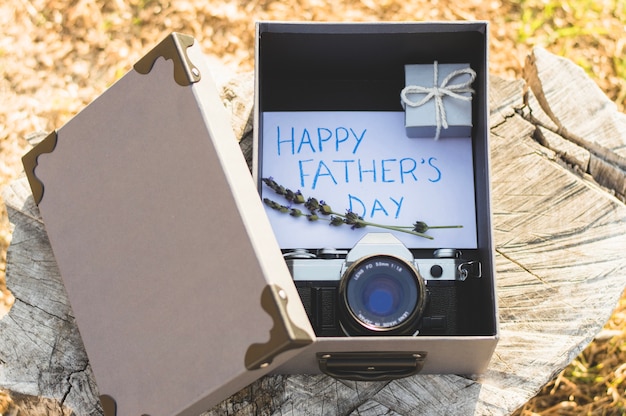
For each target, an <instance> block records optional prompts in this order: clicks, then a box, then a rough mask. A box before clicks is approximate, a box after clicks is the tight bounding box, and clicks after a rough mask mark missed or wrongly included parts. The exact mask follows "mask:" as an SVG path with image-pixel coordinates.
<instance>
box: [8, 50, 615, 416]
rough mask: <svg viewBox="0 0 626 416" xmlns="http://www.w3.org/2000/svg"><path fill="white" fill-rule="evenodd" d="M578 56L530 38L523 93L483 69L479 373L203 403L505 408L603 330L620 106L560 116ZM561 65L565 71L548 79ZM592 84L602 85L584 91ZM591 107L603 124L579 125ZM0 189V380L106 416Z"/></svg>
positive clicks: (244, 116) (64, 308)
mask: <svg viewBox="0 0 626 416" xmlns="http://www.w3.org/2000/svg"><path fill="white" fill-rule="evenodd" d="M573 67H574V66H573V64H572V63H571V62H569V61H567V60H564V59H562V58H558V57H555V56H553V55H551V54H548V53H547V52H545V51H543V50H536V51H535V53H534V54H533V56H532V57H531V58H530V59H529V61H528V63H527V70H526V77H527V78H528V85H529V86H530V87H531V91H529V92H528V93H525V86H526V82H525V81H523V80H517V81H508V80H503V79H500V78H496V77H492V78H491V85H490V90H491V91H490V108H491V151H492V154H491V162H492V188H493V190H492V199H493V203H492V210H493V217H494V237H495V243H496V272H497V293H498V303H499V316H500V330H501V339H500V342H499V344H498V347H497V349H496V351H495V354H494V356H493V359H492V361H491V364H490V366H489V368H488V370H487V372H486V373H485V374H482V375H480V376H476V377H471V378H469V377H461V376H457V375H417V376H413V377H409V378H405V379H400V380H395V381H391V382H369V383H366V382H351V381H339V380H336V379H333V378H330V377H327V376H323V375H270V376H266V377H264V378H262V379H260V380H258V381H256V382H254V383H253V384H251V385H250V386H248V387H246V388H245V389H243V390H241V391H240V392H238V393H237V394H235V395H233V396H232V397H230V398H228V399H227V400H225V401H224V402H222V403H220V404H219V405H218V406H216V407H215V408H214V409H211V410H208V411H207V412H206V413H205V414H204V415H205V416H208V415H212V416H213V415H224V414H230V415H259V414H263V415H350V414H359V415H372V416H374V415H382V414H385V415H411V414H420V415H422V414H434V415H451V414H459V415H461V414H462V415H468V414H476V415H506V414H510V413H512V412H513V411H514V410H515V409H517V408H518V407H520V406H521V405H523V404H524V403H525V402H526V401H528V400H529V399H530V398H531V397H533V396H534V395H535V394H536V393H537V392H538V391H539V389H540V388H541V387H542V386H543V385H544V384H545V383H547V382H548V381H549V380H550V379H552V378H553V377H554V375H556V374H557V373H558V372H560V371H561V370H562V369H563V368H565V367H566V366H567V365H568V364H569V363H570V362H571V361H572V359H573V358H574V357H576V355H577V354H578V353H580V351H582V350H583V349H584V348H585V346H586V345H587V344H588V343H589V342H590V341H591V340H592V339H593V338H594V336H595V335H596V334H597V333H598V332H599V331H600V329H601V328H602V326H603V325H604V323H605V322H606V321H607V319H608V318H609V316H610V314H611V312H612V310H613V308H614V307H615V305H616V304H617V301H618V299H619V297H620V295H621V294H622V291H623V290H624V286H625V283H626V257H624V255H623V252H624V249H625V248H626V206H625V205H624V204H623V203H622V202H621V201H620V200H619V199H618V198H616V197H615V196H617V197H621V196H623V195H624V192H623V186H624V183H623V182H621V183H620V182H619V175H614V179H612V180H610V181H605V180H602V179H601V178H602V176H598V175H594V173H593V172H592V170H591V166H592V165H593V164H594V163H597V164H600V162H602V163H605V165H606V166H605V168H606V169H609V170H610V169H613V170H615V169H618V170H620V169H621V167H620V165H619V161H620V158H621V157H623V156H622V153H621V152H622V150H621V149H624V148H626V127H624V123H623V122H622V121H620V120H623V119H624V115H623V114H620V113H618V112H617V110H616V109H615V108H614V107H611V106H609V105H608V104H602V105H596V104H589V106H587V103H588V102H589V103H597V102H603V101H602V99H603V98H602V97H601V96H597V99H596V98H594V99H593V100H591V99H585V100H581V99H578V101H577V105H578V107H579V110H580V111H581V114H580V115H578V116H576V117H574V118H571V117H569V118H567V119H566V118H565V117H564V115H563V113H562V112H561V109H564V108H569V107H566V106H569V105H570V101H571V99H572V97H577V96H578V95H579V94H580V93H581V92H580V89H579V84H580V83H582V82H590V81H588V79H587V78H586V77H584V76H582V75H580V74H577V73H576V72H577V70H573V69H572V68H573ZM546 68H550V70H546ZM572 73H574V75H572ZM555 74H557V75H555ZM565 77H571V80H570V81H568V80H565V81H563V82H562V83H559V84H558V85H557V84H555V82H557V81H559V79H562V78H565ZM252 78H253V75H252V74H251V73H246V74H239V75H236V76H235V77H234V78H232V79H231V80H230V81H228V82H227V83H226V86H225V87H224V89H223V91H224V100H225V104H226V106H227V108H229V109H230V110H231V111H233V112H234V117H233V120H234V123H235V126H234V130H235V131H236V132H237V134H238V135H239V137H242V138H243V140H242V147H243V148H245V149H247V151H249V149H250V131H251V125H250V124H249V121H250V117H249V115H250V110H251V108H252V107H251V105H252V97H253V94H252V91H251V89H252V85H253V82H252ZM557 78H558V79H557ZM591 90H593V89H591ZM229 91H230V92H229ZM555 91H556V92H558V93H556V92H555ZM585 91H587V90H585ZM592 93H593V94H601V93H599V91H596V92H593V91H592V92H585V94H592ZM588 96H589V95H588ZM563 111H564V112H565V113H567V114H568V116H571V112H572V111H573V110H572V109H568V110H563ZM594 113H598V116H599V118H601V119H602V120H604V121H602V123H603V124H601V126H599V127H596V128H589V127H585V128H583V127H582V125H584V124H588V123H589V119H590V118H594V117H593V115H594ZM585 114H586V115H585ZM611 120H613V121H615V120H616V121H615V122H614V123H613V121H611ZM610 123H613V124H610ZM609 124H610V126H609ZM579 125H580V126H579ZM579 127H580V129H579ZM601 127H602V128H601ZM609 134H610V135H611V137H606V135H609ZM581 139H582V140H581ZM620 143H621V145H620ZM586 152H587V153H586ZM594 158H595V159H597V160H598V162H591V161H590V160H591V159H594ZM611 172H613V171H611ZM612 178H613V177H612ZM620 186H622V188H620ZM3 195H4V198H5V201H6V204H7V208H8V211H9V215H10V221H11V223H12V224H13V225H14V232H13V240H12V243H11V246H10V248H9V252H8V259H7V285H8V287H9V288H10V289H11V291H12V292H13V294H14V296H15V298H16V301H15V305H14V306H13V308H12V309H11V311H10V313H9V314H8V315H7V316H6V317H4V318H3V319H2V320H0V333H1V334H2V337H0V388H2V389H7V390H8V391H9V392H10V393H11V394H12V395H13V397H14V400H15V401H16V403H17V404H18V405H20V403H21V405H22V406H23V408H24V409H26V408H27V407H26V406H28V409H29V410H28V413H27V414H29V415H44V414H45V415H71V414H76V415H100V414H102V410H101V408H100V406H99V403H98V400H97V397H98V390H97V386H96V384H95V382H94V378H93V374H92V372H91V368H90V366H89V362H88V359H87V356H86V354H85V351H84V349H83V346H82V342H81V339H80V334H79V332H78V329H77V327H76V325H75V322H74V318H73V316H72V312H71V308H70V305H69V302H68V300H67V297H66V294H65V291H64V288H63V284H62V281H61V277H60V275H59V272H58V269H57V266H56V262H55V259H54V255H53V253H52V250H51V248H50V245H49V242H48V239H47V235H46V232H45V227H44V224H43V222H42V220H41V217H40V216H39V212H38V209H37V207H36V205H35V204H34V202H33V199H32V196H31V193H30V189H29V187H28V185H27V182H26V179H25V178H20V179H18V180H16V181H15V182H14V183H13V184H12V185H11V186H10V187H8V188H7V189H5V191H4V194H3ZM614 195H615V196H614ZM165 297H166V293H164V299H155V302H166V301H167V300H166V299H165ZM192 341H193V340H189V342H192ZM172 359H175V357H172ZM155 383H158V380H155ZM24 411H26V410H24Z"/></svg>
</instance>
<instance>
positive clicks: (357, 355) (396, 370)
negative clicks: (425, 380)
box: [317, 351, 426, 381]
mask: <svg viewBox="0 0 626 416" xmlns="http://www.w3.org/2000/svg"><path fill="white" fill-rule="evenodd" d="M317 359H318V363H319V367H320V370H322V372H323V373H325V374H328V375H329V376H331V377H335V378H341V379H345V380H356V381H382V380H394V379H398V378H403V377H408V376H412V375H415V374H417V373H419V372H420V371H421V370H422V367H424V360H425V359H426V352H422V351H420V352H380V351H379V352H340V353H318V354H317Z"/></svg>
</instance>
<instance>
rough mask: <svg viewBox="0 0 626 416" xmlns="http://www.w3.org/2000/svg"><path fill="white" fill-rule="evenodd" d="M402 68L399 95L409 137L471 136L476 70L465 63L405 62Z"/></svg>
mask: <svg viewBox="0 0 626 416" xmlns="http://www.w3.org/2000/svg"><path fill="white" fill-rule="evenodd" d="M404 71H405V85H406V87H405V88H404V89H403V90H402V94H401V96H402V97H401V98H402V105H403V106H404V108H405V127H406V134H407V136H408V137H413V138H434V139H438V138H440V137H470V136H471V134H472V93H473V92H474V91H473V90H472V89H471V84H472V82H473V81H474V79H475V77H476V73H475V72H474V71H473V70H472V69H471V68H470V66H469V65H468V64H438V63H437V62H434V63H432V64H416V65H405V66H404ZM450 75H452V76H451V77H449V76H450ZM448 77H449V78H448ZM437 107H439V108H437Z"/></svg>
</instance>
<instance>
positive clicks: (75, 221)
mask: <svg viewBox="0 0 626 416" xmlns="http://www.w3.org/2000/svg"><path fill="white" fill-rule="evenodd" d="M257 34H258V41H257V61H256V65H257V71H256V74H257V79H256V88H257V91H256V112H255V122H256V126H255V127H256V138H255V139H256V143H257V150H256V156H255V166H256V167H255V174H256V173H257V172H262V170H261V169H262V166H263V152H262V151H261V152H260V151H259V150H258V149H259V147H258V146H259V145H262V143H263V142H264V136H263V134H261V133H260V132H263V128H264V122H263V115H264V114H267V113H270V112H279V111H280V112H287V113H293V112H308V111H321V112H326V113H327V114H336V113H337V112H354V111H361V112H362V111H370V112H373V113H375V117H373V118H374V119H377V120H378V118H379V117H381V116H384V114H382V113H385V112H386V113H389V114H387V116H390V117H396V115H397V114H399V112H401V111H402V109H401V106H400V103H399V93H400V91H401V89H402V88H403V86H404V78H403V66H404V65H405V64H406V63H409V62H413V63H415V62H416V61H421V60H424V62H430V61H433V60H434V59H439V60H440V61H441V62H446V61H458V62H468V63H469V64H470V65H471V66H472V68H475V69H476V72H477V74H478V76H477V80H476V82H475V84H474V87H475V89H476V91H477V92H476V95H475V96H474V100H473V101H472V122H473V126H474V127H473V129H472V134H471V138H468V139H467V140H465V141H463V140H461V141H458V140H457V141H455V143H461V142H463V143H465V145H467V146H469V148H470V151H457V150H455V149H456V148H455V149H452V150H453V152H452V153H453V154H457V155H459V156H460V157H462V158H463V162H462V166H464V168H465V169H467V168H468V167H470V169H472V175H470V177H471V178H473V179H471V180H470V181H469V182H466V183H467V184H468V186H467V187H466V188H467V189H463V188H460V189H457V190H458V191H459V192H462V193H463V194H464V195H465V196H464V198H467V200H466V201H462V202H463V203H465V204H466V205H467V206H468V207H469V211H463V210H457V212H460V213H463V214H464V215H465V218H467V217H468V214H467V212H470V213H471V214H470V215H469V217H471V216H472V215H474V216H475V218H476V221H475V223H474V224H473V225H471V226H470V224H468V226H467V227H465V228H464V229H463V230H464V231H467V230H470V232H469V233H468V236H466V237H464V240H463V241H465V243H464V244H465V245H467V246H470V247H472V248H470V249H469V250H468V251H467V252H466V253H467V255H469V256H470V257H471V260H476V261H479V262H480V264H481V265H482V277H481V278H480V279H470V284H469V285H468V287H467V291H466V292H463V293H464V294H463V297H464V298H466V299H468V296H469V299H471V302H470V303H471V305H472V307H471V313H469V314H467V316H471V319H470V322H471V325H470V327H471V331H468V332H466V333H460V332H459V333H456V332H455V333H454V334H449V335H443V336H440V335H424V334H423V333H420V334H419V335H417V336H406V335H393V336H376V337H374V336H332V337H329V336H323V335H321V336H320V335H317V334H315V331H314V329H313V325H312V324H311V320H310V319H309V318H308V316H307V314H306V310H305V308H304V305H303V302H302V301H301V297H300V293H299V292H298V290H297V289H296V286H295V284H294V281H293V279H292V275H291V273H290V270H289V268H288V267H287V264H286V262H285V259H284V258H283V252H282V250H281V247H280V245H279V243H278V241H277V238H278V237H277V236H276V234H275V231H276V230H274V228H273V226H272V223H271V222H270V219H269V218H268V215H267V210H266V208H265V207H264V206H263V204H262V202H261V199H260V198H259V189H261V178H260V177H258V176H257V177H256V178H255V180H253V178H252V177H251V175H250V172H249V170H248V168H247V165H246V163H245V161H244V159H243V156H242V154H241V152H240V149H239V147H238V145H237V143H236V141H235V138H234V136H233V133H232V130H231V127H230V125H229V123H228V116H227V115H226V113H225V110H224V109H223V106H222V104H221V102H220V99H219V97H218V94H217V91H216V90H215V87H214V85H213V82H212V80H211V76H210V71H209V68H207V65H206V63H205V60H204V57H203V55H202V53H201V51H200V47H199V45H198V44H197V42H194V40H193V38H190V37H188V36H185V35H181V34H172V35H171V36H169V37H167V38H166V39H165V40H164V41H163V42H161V43H160V44H159V45H157V46H156V47H155V48H154V49H153V50H152V51H151V52H149V53H148V54H147V55H146V56H145V57H144V58H143V59H142V60H140V61H139V62H138V63H137V64H136V65H135V67H134V68H133V69H132V70H131V71H129V72H128V73H127V74H126V75H125V76H124V77H122V78H121V79H120V80H119V81H118V82H117V83H116V84H114V85H113V86H112V87H111V88H110V89H108V90H107V91H106V92H104V93H103V94H102V95H101V96H100V97H98V98H97V99H96V100H95V101H94V102H92V103H91V104H90V105H89V106H87V107H86V108H85V109H84V110H83V111H81V112H80V113H79V114H77V115H76V116H75V117H74V118H73V119H72V120H70V121H69V122H68V123H67V124H66V125H64V126H63V127H61V128H59V129H58V130H57V131H55V132H53V133H51V134H50V136H49V137H48V138H47V139H45V140H44V141H43V142H42V143H41V144H40V145H38V146H36V147H35V148H34V149H33V150H32V151H31V152H29V153H28V154H27V155H25V156H24V159H23V160H24V166H25V170H26V173H27V176H28V178H29V182H30V184H31V188H32V190H33V196H34V198H35V201H36V202H37V203H38V205H39V209H40V211H41V214H42V217H43V219H44V221H45V225H46V230H47V232H48V235H49V238H50V242H51V245H52V248H53V250H54V253H55V257H56V260H57V263H58V265H59V269H60V272H61V275H62V277H63V281H64V284H65V286H66V289H67V293H68V296H69V299H70V302H71V304H72V308H73V311H74V314H75V317H76V321H77V324H78V326H79V329H80V332H81V336H82V338H83V342H84V344H85V349H86V351H87V354H88V356H89V360H90V364H91V366H92V368H93V371H94V375H95V378H96V381H97V384H98V387H99V391H100V393H101V394H102V397H101V401H102V404H103V408H104V409H105V414H106V415H107V416H112V415H114V414H116V413H117V414H119V415H138V414H151V415H154V416H156V415H193V414H198V413H200V412H202V411H204V410H206V409H208V408H210V407H212V406H213V405H215V404H217V403H219V401H221V400H223V399H225V398H226V397H228V396H229V395H231V394H233V393H235V392H237V391H238V390H240V389H241V388H243V387H244V386H246V385H247V384H249V383H251V382H252V381H254V380H256V379H258V378H259V377H262V376H263V375H264V374H267V373H269V372H272V371H278V372H292V373H295V372H297V373H319V372H322V371H323V372H326V373H328V374H331V375H335V376H338V377H343V378H351V379H360V380H377V379H386V378H394V377H402V376H407V375H411V374H416V373H418V372H420V371H422V372H426V373H442V372H450V373H462V374H469V373H477V372H481V371H483V370H484V369H485V368H486V366H487V363H488V362H489V359H490V357H491V354H492V352H493V350H494V348H495V345H496V342H497V337H498V325H497V314H496V304H495V300H496V297H495V292H494V289H495V280H494V279H495V275H494V263H493V243H492V238H491V220H490V204H489V157H488V150H489V146H488V121H487V116H488V109H487V27H486V24H485V23H455V24H416V23H410V24H406V23H404V24H373V23H368V24H305V23H302V24H289V23H260V24H258V26H257ZM293 114H295V113H293ZM365 119H366V118H365ZM383 125H384V124H383ZM397 125H400V127H401V129H404V126H403V124H402V122H401V121H399V122H398V123H396V122H395V121H394V126H397ZM315 133H316V134H317V135H318V137H317V142H315V143H314V139H313V138H312V136H307V135H306V134H302V135H301V136H300V137H299V139H300V143H299V145H301V146H302V148H301V149H300V150H303V149H305V148H306V147H309V148H312V147H313V146H314V145H316V146H318V147H319V146H323V147H324V148H326V149H332V148H333V146H334V148H335V149H337V150H338V149H339V148H342V149H343V147H344V146H345V145H347V144H348V143H351V144H352V145H353V150H354V151H355V152H356V151H357V148H358V146H359V143H361V142H362V141H363V140H365V141H366V142H367V141H368V140H369V135H370V133H368V132H365V131H361V132H359V131H356V130H354V129H352V130H350V129H349V128H348V127H345V126H336V128H334V129H332V130H331V129H326V130H324V128H323V127H320V128H319V130H316V132H315ZM289 134H290V132H287V136H285V140H286V142H285V143H283V144H282V146H284V147H283V149H290V146H291V142H290V139H289V137H288V136H289ZM294 134H295V133H294ZM307 134H308V133H307ZM327 134H331V135H332V136H333V137H334V140H335V141H334V142H332V141H331V137H330V136H328V135H327ZM307 138H308V141H307ZM348 138H349V139H350V141H349V140H348ZM302 139H303V140H302ZM455 140H456V139H455ZM412 142H422V141H421V140H420V141H415V140H412ZM428 142H431V141H428ZM439 142H440V143H443V144H445V143H446V140H445V139H442V140H440V141H439ZM293 143H294V144H293V145H294V152H295V150H296V145H295V139H294V141H293ZM331 143H333V144H331ZM363 143H364V144H362V146H364V148H365V146H366V145H367V143H365V142H363ZM279 146H280V145H279ZM455 146H456V145H455ZM388 147H392V146H388ZM287 151H288V150H285V152H287ZM266 156H267V155H266ZM307 160H308V159H302V166H303V169H305V167H306V168H307V169H308V168H310V167H311V166H312V165H309V164H308V163H309V162H306V161H307ZM333 160H335V159H332V158H331V159H329V163H335V165H333V169H336V168H337V166H339V167H340V168H343V169H344V170H345V171H346V172H347V171H349V170H352V169H357V170H358V174H360V175H361V178H362V179H366V180H373V179H374V178H376V179H375V182H377V183H378V182H381V183H393V182H397V183H399V182H401V179H402V180H407V181H413V180H417V179H418V176H419V178H420V183H422V182H424V183H434V184H441V183H443V182H444V179H445V178H446V177H447V176H446V175H447V174H448V173H450V174H454V173H455V172H453V171H450V170H446V169H445V168H444V165H442V164H439V160H438V159H437V158H436V157H435V156H430V157H426V156H425V157H423V158H422V159H420V158H419V157H418V156H412V157H406V158H403V159H401V160H395V161H393V160H390V159H382V160H375V161H373V162H375V163H373V164H371V165H367V164H366V163H365V162H367V161H366V160H363V164H361V165H360V164H359V163H360V162H359V163H357V161H356V159H355V161H353V162H350V161H348V160H347V159H346V160H343V161H335V162H332V161H333ZM422 160H423V163H422V162H421V161H422ZM446 163H447V164H446V165H445V166H448V165H449V163H448V162H446ZM265 166H267V164H266V165H265ZM320 166H322V165H319V166H318V167H317V172H315V171H313V173H311V172H308V171H307V172H305V171H304V170H303V171H302V175H301V179H302V180H304V181H307V182H310V181H311V179H312V178H313V177H314V176H317V177H318V180H319V181H320V184H321V183H322V182H328V181H331V176H332V177H333V178H334V179H338V178H340V176H339V175H338V174H337V173H331V171H330V170H328V171H326V170H323V169H321V168H320ZM474 166H475V168H474ZM423 169H426V170H423ZM447 172H448V173H447ZM457 173H458V172H457ZM351 174H352V173H351ZM307 175H309V176H307ZM333 175H336V176H337V177H336V178H335V177H334V176H333ZM346 175H347V174H346ZM394 175H395V176H394ZM398 175H400V176H398ZM421 175H424V176H421ZM346 177H347V176H346ZM357 177H358V176H357ZM351 178H352V179H354V178H356V177H354V176H351ZM352 179H351V180H352ZM397 183H396V184H397ZM367 190H368V187H365V188H364V192H365V193H367ZM354 197H355V198H356V199H354V200H353V201H354V204H355V207H357V206H358V205H357V204H358V202H357V199H359V200H361V201H362V202H363V203H365V198H366V194H358V195H354ZM292 198H294V197H292ZM295 198H297V196H296V197H295ZM377 201H378V203H377V202H376V201H374V202H373V204H370V202H371V201H368V211H369V213H370V214H372V213H373V214H375V215H385V214H384V213H385V212H386V213H387V214H388V215H393V213H394V211H392V208H393V205H387V204H388V203H392V204H393V203H394V202H393V201H395V206H396V209H395V211H400V205H402V202H401V201H403V200H401V199H399V198H398V199H395V200H394V199H391V200H389V199H388V200H385V203H384V204H383V199H382V198H381V199H380V200H377ZM468 201H473V202H471V203H470V202H468ZM320 203H321V201H320ZM322 205H324V204H322ZM461 205H463V204H461ZM286 208H287V209H291V208H292V207H286ZM281 210H282V208H281ZM431 225H437V224H431ZM355 228H357V231H358V227H356V224H355ZM426 232H427V233H432V234H433V235H437V236H438V237H437V238H439V235H440V234H437V233H438V231H436V230H427V231H426ZM453 232H461V231H460V230H456V231H453ZM381 235H382V234H380V235H377V236H376V237H377V238H378V237H381ZM444 235H445V231H441V236H442V237H441V238H442V239H444V238H445V237H443V236H444ZM419 241H430V240H428V239H427V238H424V239H420V240H419ZM437 241H441V240H437ZM331 242H332V241H331ZM303 248H304V249H309V248H314V247H303ZM339 248H342V247H339ZM457 248H459V247H457ZM461 248H463V247H461ZM285 251H290V252H292V251H293V247H288V248H286V249H285ZM425 252H432V247H428V248H426V249H423V250H417V251H415V250H413V251H411V255H413V254H416V255H418V256H422V257H420V258H426V257H425V256H424V253H425ZM399 253H400V255H401V256H404V255H405V254H406V251H403V250H402V249H401V250H399ZM327 254H329V255H333V253H332V252H328V253H327ZM353 255H356V252H353ZM335 260H337V261H335V263H332V264H340V263H343V262H344V261H343V260H342V259H335ZM454 261H455V260H454V259H452V260H448V263H450V262H454ZM329 264H331V263H329ZM424 264H425V263H424V262H423V261H421V263H420V268H422V267H423V266H424ZM323 265H324V266H325V267H326V263H324V264H323ZM408 267H409V268H411V267H413V266H410V265H409V266H408ZM292 269H293V265H292ZM431 270H432V269H431ZM472 273H473V272H472ZM429 284H430V283H429ZM419 289H420V290H423V289H424V286H423V285H421V286H419ZM430 290H431V291H432V289H430ZM455 293H461V292H455ZM165 294H166V295H167V301H163V297H164V296H165ZM466 295H467V296H466ZM377 299H378V304H377V308H382V309H384V308H385V307H386V306H385V305H386V303H388V302H387V301H386V300H385V296H384V294H383V296H378V298H377ZM387 306H388V305H387ZM468 328H469V327H468Z"/></svg>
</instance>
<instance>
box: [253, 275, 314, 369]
mask: <svg viewBox="0 0 626 416" xmlns="http://www.w3.org/2000/svg"><path fill="white" fill-rule="evenodd" d="M288 302H289V299H287V294H286V292H285V291H284V290H283V289H281V288H280V287H279V286H277V285H267V286H266V287H265V289H263V292H262V293H261V306H262V307H263V309H264V310H265V311H266V312H267V313H268V314H269V315H270V316H271V317H272V319H273V321H274V326H273V327H272V329H271V330H270V339H269V341H268V342H266V343H264V344H262V343H257V344H252V345H251V346H250V347H248V350H247V351H246V357H245V365H246V368H247V369H248V370H256V369H259V368H265V367H267V366H268V365H270V363H271V362H272V361H273V359H274V357H276V356H277V355H279V354H280V353H282V352H285V351H287V350H291V349H296V348H302V347H304V346H306V345H309V344H311V343H312V342H313V339H312V338H311V336H310V335H309V334H308V333H307V332H306V331H305V330H303V329H302V328H300V327H298V326H297V325H296V324H294V323H293V321H291V319H290V318H289V315H288V313H287V303H288Z"/></svg>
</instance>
